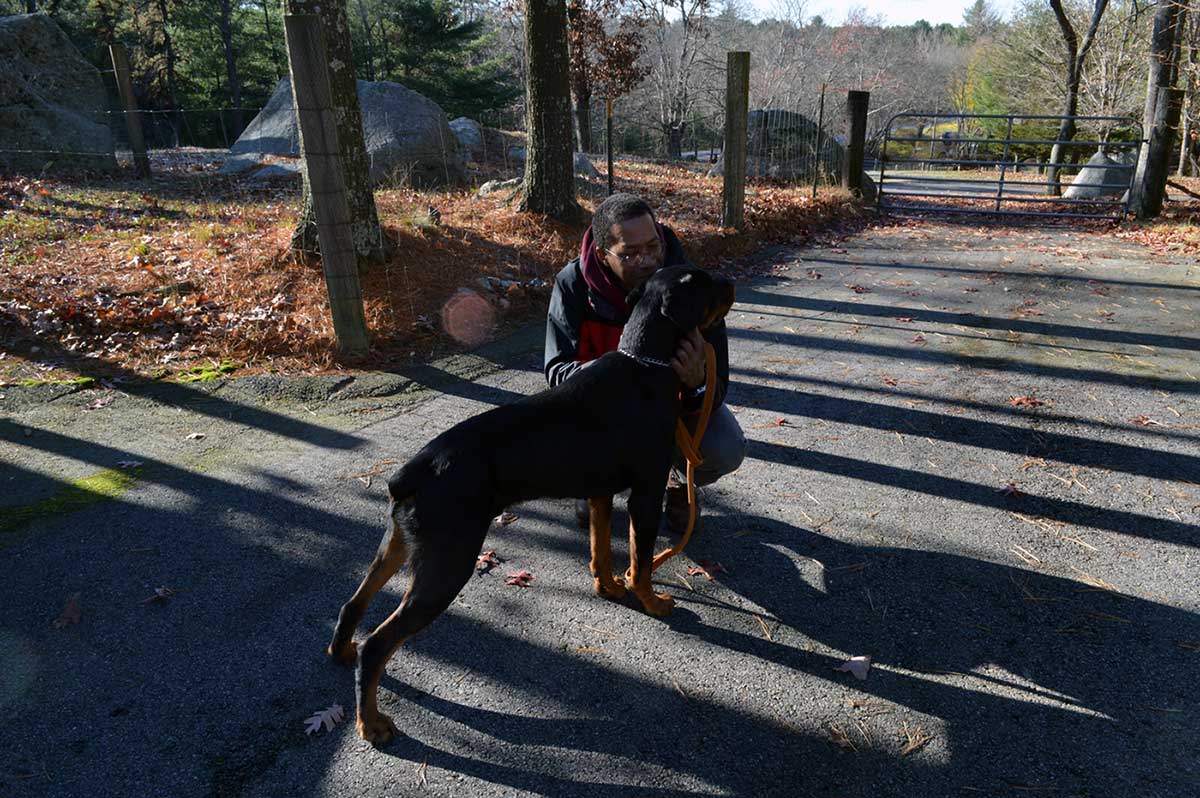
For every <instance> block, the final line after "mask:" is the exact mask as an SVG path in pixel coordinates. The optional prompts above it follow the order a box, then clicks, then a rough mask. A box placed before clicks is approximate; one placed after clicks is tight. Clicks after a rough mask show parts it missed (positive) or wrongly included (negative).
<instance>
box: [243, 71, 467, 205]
mask: <svg viewBox="0 0 1200 798" xmlns="http://www.w3.org/2000/svg"><path fill="white" fill-rule="evenodd" d="M358 102H359V105H360V106H361V107H362V115H363V139H364V141H365V142H366V145H367V157H368V158H370V160H371V183H372V184H373V185H379V184H380V183H383V182H385V181H387V180H392V179H403V180H405V181H406V182H410V183H411V184H413V185H418V186H431V185H444V184H447V183H459V182H461V181H462V180H464V179H465V173H464V171H463V162H462V156H461V155H460V154H459V148H458V139H457V138H455V136H454V133H453V132H452V131H451V130H450V126H449V124H448V123H447V122H446V114H445V113H443V112H442V109H441V108H439V107H438V105H437V103H435V102H433V101H432V100H430V99H428V98H426V97H424V96H422V95H420V94H418V93H417V92H415V91H412V90H411V89H406V88H405V87H404V86H401V85H400V84H399V83H392V82H390V81H376V82H372V81H366V80H360V81H358ZM229 154H230V158H229V160H227V161H226V162H225V165H224V166H222V167H221V172H222V173H223V174H238V173H241V172H248V171H250V170H257V169H259V168H261V167H262V166H263V165H264V164H265V163H266V162H267V161H268V160H273V159H271V158H269V157H268V156H291V157H296V158H298V157H299V156H300V135H299V131H298V129H297V124H296V113H295V110H294V107H293V101H292V84H291V81H290V79H288V78H284V79H283V80H281V81H280V82H279V86H277V87H276V89H275V93H274V94H272V95H271V99H270V101H268V102H267V105H266V107H265V108H263V109H262V111H260V112H259V114H258V116H256V117H254V120H253V121H252V122H251V123H250V125H249V126H248V127H247V128H246V129H245V131H243V132H242V135H241V136H239V137H238V140H237V141H236V142H234V145H233V146H232V147H230V148H229Z"/></svg>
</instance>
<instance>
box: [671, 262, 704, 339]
mask: <svg viewBox="0 0 1200 798" xmlns="http://www.w3.org/2000/svg"><path fill="white" fill-rule="evenodd" d="M699 283H700V281H699V280H698V279H697V277H696V275H695V274H694V273H688V274H685V275H683V276H682V277H680V278H679V279H678V280H676V281H675V282H673V283H672V284H671V285H670V286H668V287H667V290H666V291H664V292H663V298H662V308H661V310H662V314H663V315H664V316H666V317H667V318H668V319H670V320H671V321H672V322H674V323H675V326H677V327H679V328H681V329H684V330H690V329H692V328H693V327H696V326H698V325H699V324H700V322H702V321H704V316H705V313H706V312H707V311H708V301H707V300H708V297H707V295H706V293H705V292H704V291H703V290H702V289H701V287H700V284H699Z"/></svg>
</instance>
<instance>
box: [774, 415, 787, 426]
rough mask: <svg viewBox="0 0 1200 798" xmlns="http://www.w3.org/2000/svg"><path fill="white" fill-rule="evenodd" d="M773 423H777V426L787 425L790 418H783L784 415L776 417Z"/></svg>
mask: <svg viewBox="0 0 1200 798" xmlns="http://www.w3.org/2000/svg"><path fill="white" fill-rule="evenodd" d="M771 423H772V424H774V425H775V426H777V427H786V426H788V420H787V419H786V418H782V417H780V418H777V419H775V420H774V421H772V422H771Z"/></svg>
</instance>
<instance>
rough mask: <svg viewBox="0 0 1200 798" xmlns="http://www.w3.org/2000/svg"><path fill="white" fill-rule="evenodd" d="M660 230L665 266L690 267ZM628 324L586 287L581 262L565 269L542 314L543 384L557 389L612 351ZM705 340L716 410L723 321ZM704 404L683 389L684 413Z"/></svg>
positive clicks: (700, 395) (725, 373)
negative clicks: (712, 360) (712, 364)
mask: <svg viewBox="0 0 1200 798" xmlns="http://www.w3.org/2000/svg"><path fill="white" fill-rule="evenodd" d="M662 230H663V240H664V244H665V253H664V257H663V266H664V267H666V266H691V265H692V264H691V263H689V262H688V259H687V256H686V255H685V254H684V252H683V246H682V245H681V244H680V243H679V238H678V236H676V235H675V233H674V231H672V230H671V229H670V228H669V227H666V226H665V225H664V226H663V228H662ZM628 320H629V317H628V314H626V313H624V311H623V309H618V308H616V307H614V305H613V303H612V302H609V301H608V300H607V299H605V297H604V296H602V295H601V294H600V293H599V292H598V291H596V290H595V289H594V288H593V287H592V286H590V285H588V283H587V280H586V279H584V276H583V267H582V264H581V262H580V259H579V258H575V259H574V260H572V261H571V262H570V263H568V264H567V265H566V266H564V267H563V268H562V270H561V271H559V273H558V274H557V275H556V276H555V278H554V290H553V293H551V295H550V309H549V312H548V313H547V314H546V347H545V356H544V361H543V362H544V371H545V375H546V382H547V383H548V384H549V385H550V386H551V387H553V386H556V385H559V384H561V383H562V382H564V381H565V380H566V379H567V378H568V377H570V376H571V375H573V374H575V373H576V372H578V371H579V370H580V369H582V368H583V367H584V365H586V364H587V363H590V362H592V361H593V360H595V359H596V358H598V357H600V356H601V355H603V354H606V353H608V352H612V351H614V350H615V349H616V348H617V342H618V341H619V340H620V338H621V331H622V330H623V329H624V327H625V322H627V321H628ZM704 339H705V340H706V341H708V342H709V343H710V344H712V346H713V352H714V353H715V354H716V356H717V386H716V396H715V397H714V399H713V406H714V407H716V406H718V405H720V404H721V402H723V401H724V399H725V393H726V391H727V390H728V387H729V341H728V339H727V338H726V334H725V322H724V320H722V321H720V322H719V323H717V324H716V325H714V326H713V327H712V328H711V329H709V330H707V331H706V332H705V333H704ZM703 399H704V392H703V390H700V391H697V392H694V393H692V394H691V395H687V394H686V390H685V395H684V397H683V409H684V411H685V412H694V411H696V410H699V409H700V405H701V403H702V402H703Z"/></svg>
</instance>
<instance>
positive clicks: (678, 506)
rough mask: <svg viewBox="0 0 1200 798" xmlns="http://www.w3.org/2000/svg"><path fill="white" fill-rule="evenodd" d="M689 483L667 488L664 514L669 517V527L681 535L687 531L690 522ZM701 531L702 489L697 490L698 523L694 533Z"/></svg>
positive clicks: (693, 529) (693, 530)
mask: <svg viewBox="0 0 1200 798" xmlns="http://www.w3.org/2000/svg"><path fill="white" fill-rule="evenodd" d="M687 493H688V492H687V485H672V486H670V487H668V488H667V501H666V504H665V506H664V507H663V514H664V515H665V516H666V518H667V529H669V530H671V532H672V533H673V534H675V535H678V536H680V537H682V536H683V533H684V532H687V524H688V495H687ZM699 531H700V491H698V490H697V491H696V525H695V526H694V527H693V528H692V534H693V535H694V534H696V533H697V532H699Z"/></svg>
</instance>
